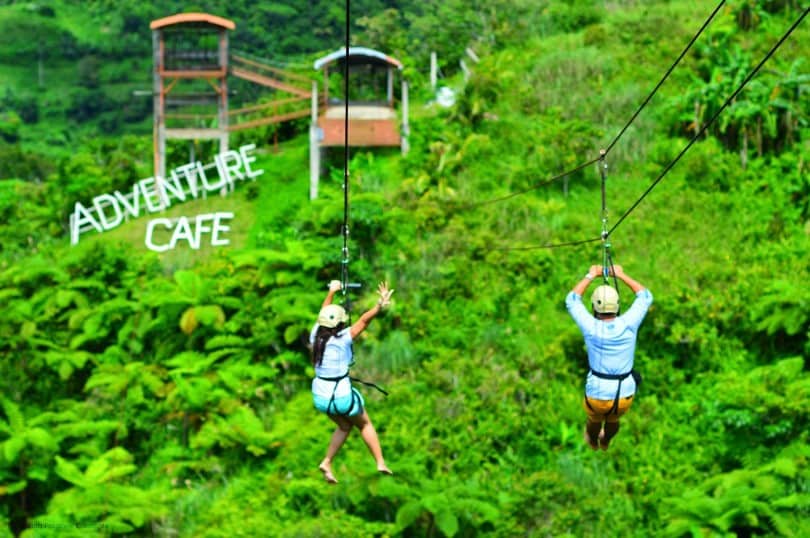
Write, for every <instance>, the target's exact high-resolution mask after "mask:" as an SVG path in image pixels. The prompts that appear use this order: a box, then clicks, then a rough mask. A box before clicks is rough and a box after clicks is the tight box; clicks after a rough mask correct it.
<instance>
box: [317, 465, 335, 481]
mask: <svg viewBox="0 0 810 538" xmlns="http://www.w3.org/2000/svg"><path fill="white" fill-rule="evenodd" d="M318 469H320V471H321V472H322V473H323V478H324V480H326V481H327V482H329V483H330V484H337V483H338V481H337V478H335V475H333V474H332V467H331V465H329V464H328V463H321V464H320V465H319V466H318Z"/></svg>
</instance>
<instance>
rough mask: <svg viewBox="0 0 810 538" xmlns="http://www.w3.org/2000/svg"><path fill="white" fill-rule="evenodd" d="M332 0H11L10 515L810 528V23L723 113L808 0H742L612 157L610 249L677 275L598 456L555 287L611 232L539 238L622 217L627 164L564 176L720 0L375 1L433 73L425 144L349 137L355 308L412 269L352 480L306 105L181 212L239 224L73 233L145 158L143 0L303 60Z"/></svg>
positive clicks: (6, 255) (76, 520) (0, 513)
mask: <svg viewBox="0 0 810 538" xmlns="http://www.w3.org/2000/svg"><path fill="white" fill-rule="evenodd" d="M341 5H342V3H336V2H326V1H313V2H300V1H294V0H284V1H278V2H247V1H244V0H234V1H230V2H228V3H227V4H226V3H220V2H208V1H201V2H183V1H178V0H171V1H168V2H161V3H157V2H154V3H152V2H135V1H132V0H124V1H115V2H113V1H109V0H97V1H93V2H84V1H80V0H54V1H51V2H17V1H13V0H11V1H10V0H5V1H0V86H1V87H0V236H1V237H2V242H0V301H1V302H2V305H3V315H2V316H0V357H1V358H2V361H0V387H1V389H0V536H22V537H26V538H33V537H35V536H36V537H46V536H59V537H65V536H81V537H85V536H111V535H115V536H160V537H169V536H172V537H174V536H180V537H192V536H193V537H232V536H267V537H275V536H296V537H298V536H301V537H321V536H322V537H343V536H345V537H356V536H377V537H383V536H391V537H394V536H403V537H441V536H447V537H474V536H493V537H515V536H537V537H539V536H555V537H563V536H571V537H579V536H623V537H627V536H637V537H650V536H666V537H682V536H692V537H708V536H718V537H719V536H723V537H728V536H738V537H750V536H780V537H781V536H784V537H788V536H796V537H800V536H808V535H810V442H809V441H810V438H809V437H808V435H809V434H808V429H809V428H810V405H808V404H810V376H808V367H809V366H810V359H809V357H810V339H809V338H808V336H810V286H808V277H810V271H809V270H808V266H809V265H810V264H808V260H809V259H810V256H809V253H810V164H809V163H810V124H809V123H808V120H809V119H810V70H809V68H808V57H810V23H808V21H807V20H804V21H803V22H802V23H801V24H799V25H798V26H797V27H796V29H795V30H794V31H793V33H792V34H791V35H790V36H789V37H788V38H787V39H786V40H785V41H784V43H783V44H782V45H781V46H780V47H779V48H778V49H777V50H776V52H775V53H774V54H773V55H772V57H770V58H769V59H768V61H767V62H766V63H765V64H764V65H763V67H762V69H760V71H759V72H758V73H757V75H756V76H755V77H753V78H752V79H751V80H750V81H749V82H748V83H747V84H746V85H745V88H744V89H743V90H742V91H740V92H739V93H738V94H737V95H736V96H735V97H734V99H733V102H731V103H730V106H728V107H726V108H725V109H724V110H722V112H720V113H719V115H717V116H716V119H715V120H714V121H712V122H711V124H710V125H709V126H708V128H706V129H705V130H704V131H702V132H701V129H702V128H703V127H704V126H706V125H707V124H708V122H710V120H712V118H713V117H714V116H715V115H716V114H717V113H718V111H720V110H721V108H722V107H723V106H724V103H725V101H726V100H727V99H728V98H729V97H730V96H731V95H732V93H733V92H734V91H735V89H737V88H738V87H739V86H740V84H741V83H742V82H743V81H744V80H745V78H746V76H747V75H748V74H749V73H750V72H751V71H752V69H754V67H755V66H756V65H757V64H758V62H760V60H761V59H762V58H763V57H765V55H766V54H767V53H768V51H769V50H771V48H772V47H773V46H774V45H775V44H776V43H777V41H778V40H779V39H780V38H781V37H782V36H783V35H785V33H786V32H787V30H788V28H790V26H791V24H793V23H794V22H795V21H797V20H799V18H800V17H802V16H803V14H806V12H807V9H808V7H807V6H806V5H803V4H802V3H801V2H799V1H796V0H732V1H727V2H725V3H724V5H723V6H722V8H721V9H720V11H719V12H718V15H717V16H716V18H715V19H714V20H713V21H712V23H711V24H710V25H709V26H708V27H707V28H706V30H705V31H704V32H703V34H702V35H701V36H700V38H699V39H697V40H696V42H695V44H694V45H693V46H692V48H691V49H690V50H689V52H688V53H687V54H685V55H684V58H683V60H682V61H681V62H680V63H679V64H678V66H677V67H676V68H675V69H673V71H672V73H671V75H670V76H669V77H668V79H667V80H666V82H665V83H664V84H662V85H661V87H660V89H659V90H658V91H657V92H656V93H655V95H654V96H653V98H652V99H650V100H649V102H648V103H647V104H646V106H644V107H643V109H642V110H641V112H640V113H639V114H638V116H637V117H636V118H635V120H634V121H633V122H631V124H630V126H629V128H628V129H627V130H626V131H624V132H623V133H622V135H621V136H620V137H619V138H618V140H616V144H615V146H613V147H612V148H611V151H610V152H609V153H608V156H607V163H608V172H607V179H606V198H605V200H606V206H607V209H608V212H607V219H608V223H609V225H610V226H614V225H616V227H615V229H614V230H613V232H612V233H611V235H610V242H611V245H612V252H613V257H614V261H615V263H618V264H621V265H622V266H623V267H624V268H625V270H626V271H627V272H628V273H629V274H631V275H632V276H634V277H635V278H637V279H638V280H639V281H641V282H642V283H644V284H645V285H646V286H648V287H649V288H650V290H651V291H652V292H653V294H654V296H655V303H654V305H653V307H652V309H651V310H650V312H649V314H648V316H647V318H646V319H645V321H644V323H643V325H642V328H641V332H640V336H639V345H638V349H637V353H636V366H637V368H638V369H639V371H640V372H641V373H642V375H643V377H644V382H643V385H642V386H641V388H640V390H639V393H638V396H637V399H636V401H635V403H634V405H633V407H632V409H631V411H630V413H629V414H628V415H627V416H626V417H625V418H624V419H623V420H622V429H621V431H620V433H619V435H618V437H617V438H616V439H615V441H614V442H613V443H612V445H611V448H610V450H609V451H607V452H602V451H599V452H592V451H591V450H590V449H588V448H587V446H585V444H584V443H583V440H582V428H583V425H584V414H583V411H582V407H581V400H582V396H583V383H584V375H585V372H586V369H587V357H586V355H585V350H584V346H583V342H582V337H581V335H580V334H579V331H578V329H577V328H576V326H575V325H574V323H573V322H572V321H571V319H570V318H569V317H568V314H567V312H566V311H565V308H564V298H565V295H566V293H567V292H568V291H569V290H570V289H571V287H572V286H573V285H574V284H575V283H576V282H577V281H578V280H579V279H580V278H581V277H582V275H583V274H584V272H585V271H586V270H587V268H588V267H589V266H590V265H592V264H595V263H600V261H601V259H602V258H601V255H602V254H601V243H600V242H599V241H590V242H585V243H582V244H577V245H573V246H565V247H553V248H535V247H543V246H545V245H549V244H557V243H565V242H577V241H580V240H587V239H591V238H594V237H596V238H598V237H599V233H600V231H601V227H602V221H601V219H602V211H601V202H602V198H601V191H600V187H601V179H600V174H599V170H598V168H597V165H596V164H593V165H590V166H587V167H584V168H582V169H581V170H579V171H577V172H575V173H573V174H571V175H569V176H567V177H566V179H565V180H559V181H547V180H548V179H549V178H552V177H553V176H555V175H556V174H558V173H560V172H562V171H566V170H571V169H573V168H575V167H577V166H578V165H580V164H581V163H584V162H587V161H589V160H591V159H593V158H595V157H597V156H598V153H599V150H600V149H603V148H605V147H606V146H607V144H609V143H610V142H611V141H612V140H614V139H616V137H617V135H619V133H620V130H621V129H622V127H624V126H625V125H627V124H628V123H627V122H628V120H630V118H631V117H632V116H633V114H634V112H636V111H637V110H638V109H639V106H640V105H641V103H642V102H643V101H644V100H645V98H646V97H647V96H648V95H649V94H650V92H651V90H652V89H653V88H654V87H655V86H656V84H657V83H658V81H659V80H660V79H661V78H662V76H663V75H664V73H665V72H666V70H667V69H668V68H670V67H671V66H672V64H673V62H674V61H675V59H676V58H677V57H678V55H679V54H680V53H681V51H683V50H684V48H685V47H686V45H687V44H688V43H689V40H690V39H691V38H692V37H693V36H694V35H695V34H696V32H697V30H698V29H699V28H700V26H701V25H702V24H703V22H704V21H705V20H706V19H707V17H708V16H709V14H710V13H711V10H712V9H713V8H714V7H715V6H716V3H715V2H692V1H687V0H650V1H637V0H615V1H602V0H576V1H572V2H557V1H545V0H494V1H487V2H479V1H474V2H469V1H463V0H446V1H439V0H429V1H420V2H417V1H411V0H401V1H393V0H391V1H384V0H356V1H355V2H352V10H353V11H352V36H353V37H352V39H353V43H356V44H362V45H365V46H370V47H374V48H378V49H380V50H384V51H386V52H388V53H390V54H392V55H393V56H395V57H397V58H399V59H400V60H401V61H402V62H403V63H404V65H405V69H404V72H403V74H404V76H405V77H406V78H407V79H408V80H409V82H410V84H411V88H412V92H411V99H412V102H411V129H412V133H411V137H410V142H411V150H410V152H409V153H408V154H407V155H404V156H402V155H400V154H399V152H398V151H375V150H368V149H359V148H355V149H353V150H352V152H351V154H350V160H349V163H348V168H349V170H350V171H351V174H350V178H351V185H350V222H351V236H350V253H351V258H350V274H351V279H352V280H353V281H357V282H361V283H362V284H363V287H362V288H361V289H360V290H352V291H351V293H350V298H351V300H352V303H353V304H354V309H355V310H354V311H355V313H356V314H358V313H359V312H361V311H362V310H363V309H364V308H366V307H370V306H371V305H372V304H373V302H374V297H373V290H374V288H375V286H376V283H377V281H379V280H388V282H389V283H390V284H391V286H392V287H393V288H395V289H396V293H395V294H394V305H393V307H392V308H391V310H390V311H389V312H387V313H386V314H385V315H384V316H382V317H380V318H378V319H375V320H374V321H373V323H372V325H371V326H370V328H369V330H368V331H367V332H366V333H365V334H364V337H363V338H362V339H361V340H360V341H359V342H357V345H356V346H355V352H356V355H357V364H356V366H355V368H354V370H353V372H354V373H356V374H357V375H358V376H360V377H361V378H364V379H369V380H373V381H374V382H376V383H378V384H380V385H382V386H383V387H385V388H386V389H387V390H388V391H389V392H390V395H389V396H388V397H387V398H384V397H382V396H381V395H380V394H378V393H375V392H374V391H369V390H364V391H363V392H364V394H365V398H366V402H367V404H368V410H369V414H370V416H371V418H372V420H373V421H374V424H375V425H376V427H377V430H378V432H379V433H380V436H381V441H382V445H383V450H384V452H385V455H386V460H387V461H388V463H389V465H390V467H391V468H392V469H393V471H394V473H395V474H394V476H393V477H384V476H379V475H378V474H377V473H376V472H375V468H374V466H373V461H372V460H371V458H370V457H369V455H368V453H367V451H366V448H365V446H363V444H362V441H361V440H360V438H359V436H358V435H357V434H356V433H354V434H353V435H352V436H351V437H350V438H349V441H348V442H347V444H346V446H344V448H343V449H342V451H341V452H340V454H339V455H338V458H337V460H336V461H335V472H336V474H337V476H338V479H339V480H340V483H339V484H338V485H337V486H330V485H328V484H326V483H325V482H324V481H323V479H322V477H321V476H320V473H318V470H317V464H318V462H319V461H320V459H321V458H322V457H323V453H324V451H325V449H326V444H327V442H328V439H329V436H330V434H331V432H332V429H333V425H332V423H331V422H329V420H328V419H327V418H326V417H325V416H323V415H319V414H318V413H317V412H316V411H315V409H314V408H313V406H312V400H311V396H310V392H309V383H310V379H311V376H312V374H313V370H312V367H311V365H310V362H309V351H308V348H307V336H308V333H309V330H310V328H311V326H312V323H313V322H314V320H315V316H316V313H317V310H318V308H319V306H320V304H321V301H322V299H323V296H324V293H325V291H326V287H325V286H326V282H328V281H329V280H330V279H333V278H338V276H339V271H340V262H341V247H342V237H341V235H340V230H341V225H342V222H343V192H342V189H341V184H342V181H343V170H344V169H343V161H342V159H341V156H340V155H337V152H333V153H332V154H330V158H329V161H328V163H329V165H328V168H327V170H326V171H325V173H324V174H323V176H322V182H321V186H320V193H319V197H318V198H317V199H316V200H312V201H310V200H309V199H308V198H307V193H308V182H309V176H308V146H307V144H308V142H307V127H308V126H307V125H306V123H298V122H293V123H291V124H289V125H286V126H284V127H283V130H280V131H274V130H273V129H271V128H269V127H268V128H263V129H257V130H255V131H246V132H243V133H240V134H239V136H238V137H235V138H234V139H233V140H232V146H238V145H239V144H243V143H255V144H256V145H257V153H258V155H259V158H258V161H257V166H258V167H261V168H262V169H263V170H264V171H265V172H264V174H263V175H262V176H260V177H259V178H258V179H257V180H256V181H255V182H246V183H245V184H240V185H238V186H237V188H236V189H235V191H234V192H233V193H232V194H231V195H230V196H228V197H226V198H223V197H218V196H213V197H209V198H208V199H206V200H197V201H194V202H189V203H187V204H185V205H183V206H180V207H178V208H177V209H178V210H179V211H180V213H178V214H188V215H191V214H198V213H207V212H213V211H219V210H225V211H233V212H234V214H235V218H234V220H233V222H232V230H231V235H230V238H231V245H230V246H229V247H220V248H215V247H210V246H209V247H206V248H202V249H200V250H197V251H195V250H191V249H189V248H187V247H185V248H184V247H182V246H181V247H178V248H177V249H176V250H174V251H171V252H166V253H161V254H158V253H155V252H152V251H149V250H148V249H146V248H145V246H144V244H143V233H144V229H145V226H146V222H147V220H148V219H149V217H142V218H140V219H135V220H132V221H130V222H128V223H126V224H124V225H122V226H121V227H119V228H117V229H116V230H112V231H109V232H105V233H103V234H93V233H90V234H87V235H86V236H82V238H81V241H80V242H79V244H78V245H75V246H71V245H70V240H69V236H68V218H69V215H70V213H71V211H72V210H73V207H74V204H75V203H76V202H77V201H82V202H83V203H87V202H89V201H90V200H91V199H92V197H93V196H95V195H97V194H100V193H103V192H112V191H114V190H116V189H125V188H127V187H128V186H130V185H132V184H133V183H134V182H136V181H138V180H139V179H141V178H146V177H149V176H151V175H152V170H151V167H152V138H151V121H152V120H151V101H150V100H149V99H145V98H141V97H133V94H132V92H133V91H134V90H137V89H145V88H146V89H148V88H149V84H150V67H151V64H150V61H151V60H150V57H151V56H150V54H151V40H150V34H149V30H148V26H149V21H150V20H152V19H155V18H160V17H162V16H166V15H169V14H172V13H174V12H179V11H208V12H211V13H214V14H217V15H220V16H223V17H226V18H230V19H232V20H234V21H236V24H237V29H236V30H235V31H234V32H232V34H233V35H232V38H231V39H232V43H233V47H234V48H235V49H238V50H245V51H248V52H250V53H251V54H254V55H255V56H256V57H261V58H272V59H274V60H276V61H279V62H282V61H283V62H286V65H288V66H289V67H291V68H295V67H300V66H301V65H303V66H307V67H306V68H307V69H309V67H308V66H311V61H312V59H314V58H316V57H318V56H319V55H322V54H324V53H326V52H329V51H332V50H335V49H337V48H339V47H340V46H341V45H342V44H343V39H344V35H343V25H344V18H343V17H344V12H343V10H342V7H341ZM225 6H227V7H225ZM467 48H470V49H471V50H472V51H474V54H475V56H476V58H477V61H475V60H473V59H472V58H471V57H470V55H469V54H468V53H467V52H465V49H467ZM431 52H436V53H437V56H438V58H439V63H440V72H441V79H440V84H441V85H444V86H447V87H449V88H452V89H453V91H454V92H455V95H456V102H455V104H454V105H453V106H451V107H442V106H439V105H438V104H437V103H436V102H435V93H434V92H433V90H432V88H431V87H430V84H429V78H428V59H429V57H430V53H431ZM461 60H464V62H465V65H466V66H467V67H468V69H469V71H470V74H469V76H468V77H465V74H464V72H463V70H462V69H461V67H460V64H459V62H460V61H461ZM304 70H305V69H304V68H302V71H304ZM245 92H247V90H245ZM243 95H246V94H243ZM248 97H250V96H249V95H248V96H247V97H246V98H248ZM696 135H699V136H697V138H696V139H694V141H693V143H692V145H691V147H689V149H688V151H686V152H685V153H684V154H683V155H682V157H680V158H679V153H681V152H682V151H683V149H684V148H685V147H687V145H688V144H689V143H690V142H692V140H693V137H695V136H696ZM276 136H278V137H279V138H278V143H277V144H275V143H274V137H276ZM187 149H188V148H187V147H186V146H185V145H183V144H175V145H172V146H170V154H171V156H172V158H174V159H176V160H181V161H182V159H184V158H185V156H186V154H187ZM199 151H200V153H199V154H200V155H204V154H205V152H206V151H209V152H210V148H206V147H204V146H201V147H200V148H199ZM676 159H678V160H677V163H676V164H675V165H674V166H671V168H669V169H668V170H667V167H668V166H669V165H671V163H673V161H674V160H676ZM665 170H667V171H666V173H665V174H664V175H662V173H663V172H664V171H665ZM656 178H660V181H658V182H657V183H653V182H654V181H655V180H656ZM650 188H652V190H649V189H650ZM516 193H520V194H519V195H518V194H516ZM645 193H646V194H645ZM512 195H514V196H512ZM639 201H640V203H638V204H637V205H634V204H636V202H639ZM489 202H492V203H489ZM620 218H621V219H622V220H621V221H620V220H619V219H620ZM617 223H618V225H617ZM525 247H529V248H525ZM620 291H621V292H622V300H623V301H630V300H631V297H630V293H629V290H628V289H626V288H624V289H621V290H620Z"/></svg>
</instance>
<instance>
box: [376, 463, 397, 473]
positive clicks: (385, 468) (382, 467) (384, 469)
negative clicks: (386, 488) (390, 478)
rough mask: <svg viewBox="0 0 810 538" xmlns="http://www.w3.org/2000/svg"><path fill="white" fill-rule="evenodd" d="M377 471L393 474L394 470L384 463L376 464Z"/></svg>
mask: <svg viewBox="0 0 810 538" xmlns="http://www.w3.org/2000/svg"><path fill="white" fill-rule="evenodd" d="M377 471H379V472H381V473H382V474H387V475H393V474H394V472H393V471H392V470H391V469H389V468H388V466H387V465H386V464H384V463H378V464H377Z"/></svg>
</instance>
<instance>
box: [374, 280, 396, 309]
mask: <svg viewBox="0 0 810 538" xmlns="http://www.w3.org/2000/svg"><path fill="white" fill-rule="evenodd" d="M377 293H378V294H379V295H380V300H379V301H377V304H378V305H380V307H382V308H385V307H386V306H389V305H390V304H391V294H392V293H394V290H389V289H388V282H380V284H379V285H378V286H377Z"/></svg>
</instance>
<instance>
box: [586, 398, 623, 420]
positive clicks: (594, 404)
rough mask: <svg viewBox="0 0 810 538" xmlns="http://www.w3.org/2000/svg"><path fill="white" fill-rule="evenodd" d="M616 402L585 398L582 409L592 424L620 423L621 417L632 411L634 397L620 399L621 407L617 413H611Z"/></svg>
mask: <svg viewBox="0 0 810 538" xmlns="http://www.w3.org/2000/svg"><path fill="white" fill-rule="evenodd" d="M613 402H614V400H596V399H594V398H589V397H587V396H586V397H585V399H584V400H583V401H582V407H583V408H584V409H585V412H586V413H587V414H588V420H589V421H590V422H602V421H604V422H619V417H620V416H622V415H623V414H625V413H627V411H629V410H630V406H631V405H633V396H628V397H627V398H619V406H618V408H617V409H616V412H614V413H611V412H610V410H611V409H613Z"/></svg>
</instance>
